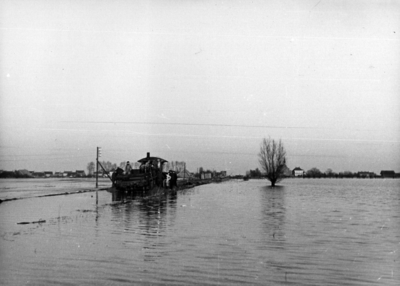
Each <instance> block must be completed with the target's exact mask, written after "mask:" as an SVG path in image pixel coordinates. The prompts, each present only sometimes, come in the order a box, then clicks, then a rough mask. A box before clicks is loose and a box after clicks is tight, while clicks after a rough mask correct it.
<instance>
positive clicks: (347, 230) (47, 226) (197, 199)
mask: <svg viewBox="0 0 400 286" xmlns="http://www.w3.org/2000/svg"><path fill="white" fill-rule="evenodd" d="M399 183H400V181H399V180H296V179H293V180H286V181H283V182H282V187H277V188H269V187H265V185H266V181H248V182H239V181H230V182H225V183H221V184H210V185H203V186H200V187H196V188H193V189H190V190H186V191H179V192H175V193H170V194H167V195H165V196H161V197H156V198H147V199H146V198H136V199H135V200H134V201H132V202H128V203H115V204H112V203H111V196H110V194H109V193H106V192H101V193H100V203H99V206H98V207H96V206H95V205H94V202H95V201H94V197H93V193H85V194H79V195H71V196H60V197H49V198H41V199H26V200H20V201H14V202H8V203H3V204H1V205H0V218H1V221H0V222H1V229H0V231H1V238H0V241H1V248H0V250H1V253H0V257H1V258H0V277H1V279H0V281H1V282H0V283H2V284H5V285H21V284H25V283H27V284H30V283H31V284H34V285H54V284H59V285H60V284H61V285H85V284H87V285H93V284H103V285H110V284H111V285H112V284H115V285H119V284H128V285H131V284H144V285H165V284H168V285H188V284H190V285H193V284H198V285H231V284H238V285H242V284H249V285H281V284H283V285H377V284H379V285H399V284H400V273H399V248H400V213H399V212H400V211H399V210H400V194H399V192H400V186H399ZM38 219H45V220H46V222H45V223H43V224H28V225H17V224H16V223H17V222H19V221H24V220H25V221H26V220H28V221H34V220H38Z"/></svg>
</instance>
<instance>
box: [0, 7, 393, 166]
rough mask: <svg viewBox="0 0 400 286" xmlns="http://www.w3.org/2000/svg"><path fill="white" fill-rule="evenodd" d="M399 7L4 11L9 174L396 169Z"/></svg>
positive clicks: (1, 107)
mask: <svg viewBox="0 0 400 286" xmlns="http://www.w3.org/2000/svg"><path fill="white" fill-rule="evenodd" d="M399 36H400V2H399V1H383V0H379V1H378V0H376V1H368V0H360V1H345V0H343V1H324V0H315V1H314V0H313V1H311V0H310V1H304V0H302V1H282V0H277V1H183V0H182V1H178V0H171V1H128V0H126V1H123V0H121V1H81V0H70V1H68V0H64V1H57V0H52V1H50V0H47V1H18V0H10V1H4V0H2V1H0V128H1V129H0V130H1V137H0V169H4V170H14V169H28V170H35V171H47V170H50V171H64V170H76V169H85V170H86V166H87V164H88V162H90V161H94V160H95V155H96V147H97V146H101V147H102V158H101V160H105V161H111V162H113V163H117V164H119V163H120V162H122V161H125V160H130V161H136V160H138V159H140V158H142V157H144V156H145V155H146V152H151V154H152V155H154V156H160V157H162V158H164V159H166V160H169V161H176V160H177V161H186V162H187V168H188V169H189V170H190V171H196V170H197V168H198V167H203V168H205V169H216V170H227V171H228V173H229V174H230V173H232V174H240V173H244V172H245V171H246V170H249V169H255V168H257V167H259V165H258V160H257V153H258V151H259V145H260V142H261V140H262V138H263V137H268V136H271V137H272V138H274V139H282V141H283V143H284V145H285V147H286V150H287V156H288V166H289V168H291V169H293V168H294V167H301V168H303V169H305V170H308V169H310V168H312V167H317V168H319V169H320V170H321V171H325V170H326V169H327V168H331V169H333V171H336V172H339V171H345V170H350V171H361V170H365V171H375V172H380V170H382V169H389V170H396V172H400V81H399V79H400V52H399V51H400V37H399Z"/></svg>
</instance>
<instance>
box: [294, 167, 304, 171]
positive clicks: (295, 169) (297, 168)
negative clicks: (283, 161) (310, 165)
mask: <svg viewBox="0 0 400 286" xmlns="http://www.w3.org/2000/svg"><path fill="white" fill-rule="evenodd" d="M293 171H304V170H303V169H302V168H300V167H296V168H294V169H293Z"/></svg>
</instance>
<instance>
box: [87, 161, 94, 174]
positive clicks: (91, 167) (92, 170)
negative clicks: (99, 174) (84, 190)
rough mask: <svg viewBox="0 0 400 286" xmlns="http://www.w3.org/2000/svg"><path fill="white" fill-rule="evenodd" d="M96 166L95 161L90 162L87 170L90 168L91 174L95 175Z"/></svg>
mask: <svg viewBox="0 0 400 286" xmlns="http://www.w3.org/2000/svg"><path fill="white" fill-rule="evenodd" d="M94 167H95V165H94V163H93V162H90V163H88V165H87V170H88V173H89V175H93V172H94Z"/></svg>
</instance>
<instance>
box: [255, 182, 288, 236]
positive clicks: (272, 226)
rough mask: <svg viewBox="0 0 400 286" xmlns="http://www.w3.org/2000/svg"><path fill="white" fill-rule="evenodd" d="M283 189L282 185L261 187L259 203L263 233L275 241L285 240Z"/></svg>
mask: <svg viewBox="0 0 400 286" xmlns="http://www.w3.org/2000/svg"><path fill="white" fill-rule="evenodd" d="M284 199H285V189H284V187H274V188H270V187H262V188H261V205H262V216H263V225H264V232H265V235H268V236H272V238H273V239H274V240H275V241H284V240H285V231H284V223H285V211H286V208H285V201H284Z"/></svg>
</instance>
